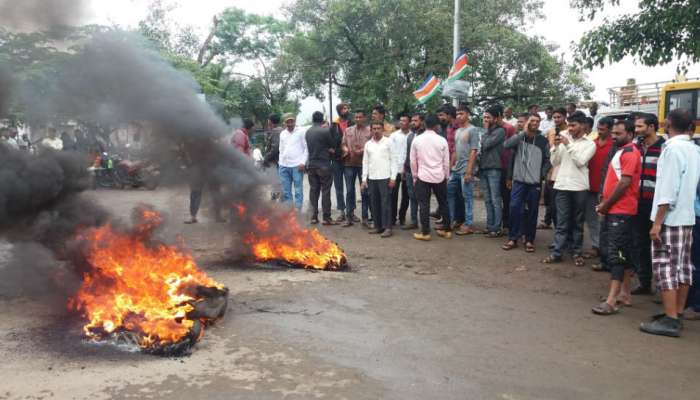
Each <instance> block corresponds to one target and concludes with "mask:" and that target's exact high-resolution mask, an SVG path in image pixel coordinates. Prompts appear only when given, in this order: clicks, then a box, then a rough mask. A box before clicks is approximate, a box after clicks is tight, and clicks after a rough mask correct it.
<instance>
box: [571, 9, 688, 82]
mask: <svg viewBox="0 0 700 400" xmlns="http://www.w3.org/2000/svg"><path fill="white" fill-rule="evenodd" d="M571 5H572V7H575V8H577V9H578V10H579V12H580V13H581V20H585V19H588V20H594V19H595V17H596V15H597V14H598V12H600V11H602V10H603V9H604V8H605V7H606V5H610V6H613V7H614V6H619V5H620V0H571ZM638 7H639V11H638V12H637V13H634V14H625V15H622V16H621V17H618V18H616V19H615V20H614V21H610V20H608V19H604V20H603V24H602V25H601V26H600V27H599V28H597V29H594V30H592V31H590V32H588V33H586V34H585V35H584V36H583V38H581V40H580V41H579V43H578V44H577V46H576V52H577V58H578V59H579V60H580V61H581V62H582V63H583V65H584V66H585V67H587V68H592V67H595V66H603V65H605V63H612V62H617V61H620V60H622V59H623V58H624V57H626V56H632V57H635V58H637V59H638V60H639V61H641V62H642V64H644V65H658V64H665V63H668V62H671V61H673V60H681V64H680V65H679V69H686V68H687V65H688V64H689V63H694V62H698V61H700V39H698V38H700V3H699V2H698V1H697V0H640V1H639V4H638Z"/></svg>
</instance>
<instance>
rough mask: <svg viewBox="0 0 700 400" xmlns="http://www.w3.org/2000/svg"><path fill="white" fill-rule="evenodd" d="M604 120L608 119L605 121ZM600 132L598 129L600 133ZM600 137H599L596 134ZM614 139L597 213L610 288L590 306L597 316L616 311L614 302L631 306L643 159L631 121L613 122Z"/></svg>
mask: <svg viewBox="0 0 700 400" xmlns="http://www.w3.org/2000/svg"><path fill="white" fill-rule="evenodd" d="M606 122H607V121H606ZM599 133H600V132H599ZM599 138H600V137H599ZM613 138H614V140H615V143H616V144H617V149H618V150H617V151H616V152H615V156H614V157H613V159H612V161H611V162H610V167H609V168H608V172H607V175H606V176H605V186H604V188H603V196H602V201H601V202H600V204H598V205H597V206H596V212H598V213H599V214H600V215H603V216H605V225H606V227H607V241H606V244H605V245H606V246H607V248H608V249H607V251H606V254H607V255H608V261H607V264H608V266H609V267H610V291H609V292H608V298H607V299H606V301H604V302H602V303H600V304H599V305H597V306H595V307H593V309H592V311H593V313H594V314H598V315H611V314H615V313H617V312H618V310H619V309H618V307H617V302H618V301H622V302H623V303H625V304H627V305H630V304H631V301H632V296H631V294H630V280H631V279H632V274H633V273H634V262H633V260H634V259H635V257H634V256H633V253H634V252H635V249H634V240H633V239H632V238H633V232H632V231H633V229H634V227H633V223H632V218H634V216H635V215H636V214H637V203H638V201H639V178H640V176H641V174H642V162H641V155H640V154H639V150H637V148H636V147H635V146H634V143H633V140H634V123H633V122H632V121H629V120H626V121H619V122H618V123H616V124H615V127H614V130H613Z"/></svg>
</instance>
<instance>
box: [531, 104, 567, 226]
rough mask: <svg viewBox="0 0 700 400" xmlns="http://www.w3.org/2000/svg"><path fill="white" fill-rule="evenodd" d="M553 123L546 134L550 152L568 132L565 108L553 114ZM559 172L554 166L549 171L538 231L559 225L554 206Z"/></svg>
mask: <svg viewBox="0 0 700 400" xmlns="http://www.w3.org/2000/svg"><path fill="white" fill-rule="evenodd" d="M552 121H554V126H553V127H552V128H551V129H549V130H548V131H546V132H545V133H544V134H545V137H546V138H547V140H548V141H549V148H550V150H551V149H552V148H553V147H554V139H555V138H556V137H557V135H559V134H560V133H561V132H564V131H566V128H567V126H566V110H565V109H563V108H558V109H556V110H554V112H553V113H552ZM558 171H559V167H558V166H554V165H553V166H552V168H551V169H550V170H549V176H548V177H547V184H546V185H545V187H544V206H545V210H546V211H545V214H544V221H542V223H541V224H540V225H539V226H538V227H537V229H551V228H552V223H554V225H555V226H556V224H557V208H556V207H555V206H554V193H555V191H554V181H556V179H557V172H558Z"/></svg>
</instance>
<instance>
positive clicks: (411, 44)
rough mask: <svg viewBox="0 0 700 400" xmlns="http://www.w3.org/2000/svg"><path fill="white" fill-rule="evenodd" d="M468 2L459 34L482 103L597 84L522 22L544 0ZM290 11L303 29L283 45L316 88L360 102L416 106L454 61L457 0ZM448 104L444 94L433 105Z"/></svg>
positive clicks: (567, 94) (297, 6) (539, 97)
mask: <svg viewBox="0 0 700 400" xmlns="http://www.w3.org/2000/svg"><path fill="white" fill-rule="evenodd" d="M464 3H466V4H464V7H463V11H462V14H461V15H460V21H462V27H463V29H462V36H461V38H460V42H461V43H462V45H463V47H464V48H466V49H468V54H469V57H470V64H471V65H472V68H473V72H472V73H471V74H470V75H469V76H468V77H467V80H468V81H470V82H471V83H473V86H474V89H475V96H474V102H475V103H477V104H486V103H488V102H491V101H500V102H504V103H508V104H511V105H515V106H525V105H526V104H528V103H530V102H539V101H547V102H558V101H564V100H568V99H576V98H577V97H578V96H579V95H582V94H583V95H585V94H586V93H587V92H590V90H591V89H590V86H587V85H580V83H581V82H582V80H581V79H579V80H578V81H572V80H570V79H569V78H571V77H572V74H573V75H576V73H575V72H571V71H569V72H568V73H563V71H565V70H568V68H569V67H567V66H565V65H564V64H563V63H562V62H560V61H559V60H558V59H557V58H556V57H555V56H554V55H553V54H552V53H551V52H550V51H549V49H548V48H547V47H546V46H545V44H544V43H543V42H542V40H541V39H538V38H529V37H527V36H526V35H524V34H522V33H520V32H519V31H518V27H519V26H521V25H522V24H523V22H524V20H525V19H526V18H530V17H537V16H538V15H539V10H540V8H541V2H540V1H535V0H494V1H491V2H484V1H477V0H465V1H464ZM408 10H410V12H407V11H408ZM289 11H290V14H291V18H292V22H293V23H295V24H296V28H297V29H296V31H297V33H296V34H295V35H294V36H292V37H290V38H289V39H288V40H287V41H286V42H285V45H284V46H283V50H284V52H283V54H284V57H286V58H287V59H288V60H290V62H291V63H292V64H293V65H294V69H295V71H296V73H297V74H296V79H295V84H298V85H299V86H300V89H301V90H303V91H304V92H305V93H307V94H316V95H321V93H320V90H319V89H320V86H321V85H325V84H327V82H328V81H329V80H331V81H332V82H333V83H334V84H336V85H337V86H338V87H339V88H340V95H341V97H342V98H343V99H344V100H346V101H348V102H349V103H350V104H351V105H352V107H353V108H356V109H360V108H364V109H366V108H368V107H370V106H371V105H373V104H375V103H377V102H381V103H384V104H385V105H386V106H387V107H388V108H389V109H391V110H393V111H394V112H395V113H396V112H401V111H404V110H409V109H412V108H413V107H414V105H415V99H414V98H413V94H412V93H413V91H414V90H415V89H417V87H418V86H419V85H420V83H421V82H423V80H424V79H425V77H426V76H427V75H428V74H429V73H431V72H433V73H436V74H437V75H438V76H441V77H445V76H446V75H447V72H448V71H449V68H450V67H451V64H452V13H453V2H452V1H450V0H437V1H432V2H425V1H422V0H358V1H352V2H347V1H340V0H297V1H295V2H294V3H293V4H292V5H291V6H290V9H289ZM552 50H553V49H552ZM577 77H578V76H577ZM553 87H558V88H562V87H567V88H569V89H572V90H559V89H554V88H553ZM440 103H441V100H440V99H439V98H437V99H435V100H433V101H432V102H431V103H429V104H428V108H429V109H433V108H435V107H436V106H437V105H438V104H440Z"/></svg>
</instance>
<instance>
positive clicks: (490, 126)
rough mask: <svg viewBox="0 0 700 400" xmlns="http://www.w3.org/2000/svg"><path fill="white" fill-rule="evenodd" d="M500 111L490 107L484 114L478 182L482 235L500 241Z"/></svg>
mask: <svg viewBox="0 0 700 400" xmlns="http://www.w3.org/2000/svg"><path fill="white" fill-rule="evenodd" d="M502 117H503V111H502V109H501V108H500V107H498V106H492V107H489V108H488V109H486V111H485V112H484V128H486V132H484V134H483V135H482V136H481V146H480V148H481V156H480V157H479V180H480V182H481V193H482V195H483V196H484V205H485V206H486V231H487V234H488V237H492V238H495V237H500V236H501V235H502V231H501V228H502V223H503V200H502V199H501V175H502V174H503V163H502V159H501V157H502V153H503V142H504V141H505V137H506V131H505V129H504V128H503V127H502V126H501V124H500V122H499V121H500V119H501V118H502Z"/></svg>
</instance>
